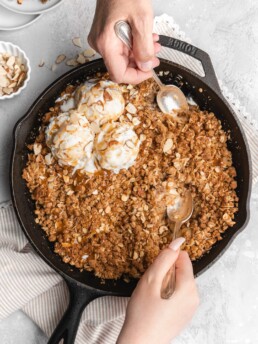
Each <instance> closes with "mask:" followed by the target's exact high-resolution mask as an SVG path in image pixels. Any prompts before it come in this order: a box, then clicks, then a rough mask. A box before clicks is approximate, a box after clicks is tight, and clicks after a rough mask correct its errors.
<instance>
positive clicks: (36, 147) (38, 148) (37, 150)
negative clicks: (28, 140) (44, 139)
mask: <svg viewBox="0 0 258 344" xmlns="http://www.w3.org/2000/svg"><path fill="white" fill-rule="evenodd" d="M41 150H42V145H41V144H40V143H34V145H33V151H34V154H35V155H38V154H40V153H41Z"/></svg>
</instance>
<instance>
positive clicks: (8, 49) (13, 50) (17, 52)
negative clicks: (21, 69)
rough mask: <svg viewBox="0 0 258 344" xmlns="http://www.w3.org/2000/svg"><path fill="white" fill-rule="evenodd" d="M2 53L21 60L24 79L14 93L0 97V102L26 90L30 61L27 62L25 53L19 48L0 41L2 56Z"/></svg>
mask: <svg viewBox="0 0 258 344" xmlns="http://www.w3.org/2000/svg"><path fill="white" fill-rule="evenodd" d="M2 53H9V54H11V55H13V56H18V57H19V58H20V59H21V61H22V64H24V66H25V70H26V78H25V80H24V81H23V84H22V86H21V87H19V88H18V90H17V91H15V92H13V93H11V94H5V95H4V96H0V100H2V99H11V98H13V97H15V96H17V95H18V94H20V93H21V91H22V90H24V89H25V88H26V86H27V84H28V82H29V80H30V73H31V68H30V61H29V59H28V57H27V55H26V54H25V52H24V51H23V50H22V49H21V48H19V47H18V46H17V45H14V44H12V43H10V42H3V41H0V54H2Z"/></svg>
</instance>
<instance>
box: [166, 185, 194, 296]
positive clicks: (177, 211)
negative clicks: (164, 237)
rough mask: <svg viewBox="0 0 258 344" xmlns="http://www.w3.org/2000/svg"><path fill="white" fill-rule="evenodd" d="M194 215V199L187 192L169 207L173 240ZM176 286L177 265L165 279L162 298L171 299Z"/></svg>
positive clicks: (168, 212)
mask: <svg viewBox="0 0 258 344" xmlns="http://www.w3.org/2000/svg"><path fill="white" fill-rule="evenodd" d="M192 213H193V198H192V194H191V192H190V191H188V190H187V191H186V192H185V194H184V195H183V196H182V197H180V198H178V200H177V201H176V203H175V204H174V205H172V206H168V207H167V216H168V218H169V221H170V227H171V224H172V223H174V228H173V240H175V239H176V237H177V235H178V231H179V229H180V227H181V225H182V223H184V222H186V221H188V220H189V219H190V217H191V216H192ZM175 286H176V274H175V264H173V265H172V267H171V268H170V269H169V270H168V272H167V274H166V276H165V277H164V280H163V283H162V287H161V293H160V295H161V298H162V299H169V298H170V297H171V296H172V294H173V293H174V290H175Z"/></svg>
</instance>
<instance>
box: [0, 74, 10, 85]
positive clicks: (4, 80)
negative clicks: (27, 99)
mask: <svg viewBox="0 0 258 344" xmlns="http://www.w3.org/2000/svg"><path fill="white" fill-rule="evenodd" d="M8 86H9V80H8V79H7V77H6V76H5V75H3V76H1V78H0V87H8Z"/></svg>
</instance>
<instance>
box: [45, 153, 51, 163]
mask: <svg viewBox="0 0 258 344" xmlns="http://www.w3.org/2000/svg"><path fill="white" fill-rule="evenodd" d="M45 161H46V164H47V165H51V164H52V155H51V153H48V154H47V155H45Z"/></svg>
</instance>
